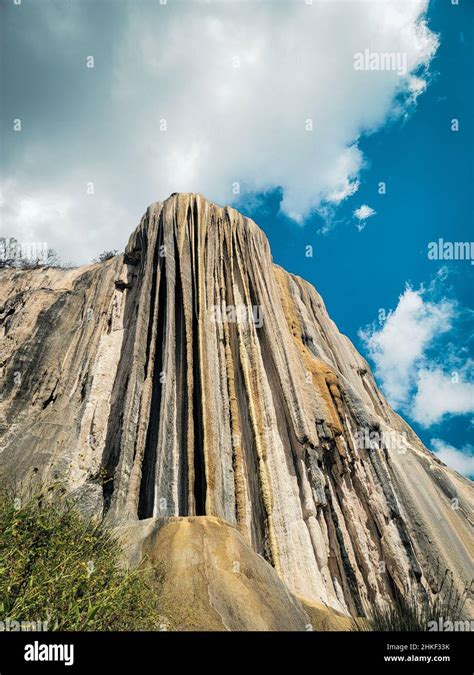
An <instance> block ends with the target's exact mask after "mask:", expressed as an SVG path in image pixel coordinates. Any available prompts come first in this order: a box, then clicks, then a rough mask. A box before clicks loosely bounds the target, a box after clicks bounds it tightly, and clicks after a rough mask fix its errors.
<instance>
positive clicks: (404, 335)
mask: <svg viewBox="0 0 474 675" xmlns="http://www.w3.org/2000/svg"><path fill="white" fill-rule="evenodd" d="M423 293H424V291H423V289H420V290H417V291H415V290H413V289H411V288H409V287H407V288H406V289H405V291H404V293H403V294H402V295H401V296H400V298H399V301H398V305H397V307H396V309H395V310H394V311H392V312H390V314H389V315H388V317H387V318H386V320H385V321H384V323H383V324H382V326H381V327H378V326H371V327H368V328H366V329H365V330H363V331H360V332H359V335H360V337H361V338H362V339H363V341H364V342H365V345H366V348H367V350H368V354H369V357H370V358H371V359H372V360H373V361H374V363H375V372H376V375H377V377H378V378H379V380H380V383H381V386H382V388H383V390H384V392H385V394H386V395H387V398H388V399H389V401H390V403H391V404H392V405H393V406H395V407H401V406H403V404H405V403H406V402H407V401H408V400H409V398H410V393H411V390H412V388H413V386H415V385H416V381H417V376H418V372H419V369H420V367H421V365H422V364H423V363H424V360H425V353H426V350H427V349H428V347H429V346H430V345H431V343H432V341H433V340H434V338H435V337H437V336H439V335H440V334H442V333H444V332H446V331H448V330H449V329H450V328H451V323H452V319H453V312H454V306H453V303H451V302H449V301H447V300H442V301H440V302H438V303H436V302H429V301H427V300H425V299H424V298H423Z"/></svg>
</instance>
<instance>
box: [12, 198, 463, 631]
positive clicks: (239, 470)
mask: <svg viewBox="0 0 474 675" xmlns="http://www.w3.org/2000/svg"><path fill="white" fill-rule="evenodd" d="M0 331H2V333H1V334H2V340H1V345H0V368H1V370H0V374H1V375H2V377H1V380H0V382H1V386H2V390H1V400H0V480H1V481H2V483H9V484H14V485H15V486H16V489H17V490H20V491H21V490H26V489H30V487H31V485H34V484H35V483H36V482H39V483H44V482H51V481H54V480H61V481H65V482H66V484H67V486H68V489H69V490H70V491H73V492H75V494H77V496H78V499H79V500H80V504H81V508H83V509H84V510H85V511H88V512H91V513H97V514H99V513H105V514H106V517H107V519H108V520H109V522H110V523H111V524H112V525H114V526H121V527H126V528H128V530H129V529H130V527H133V524H134V523H135V525H136V529H137V532H139V531H140V532H141V529H140V528H143V523H140V522H139V521H145V520H146V521H149V522H150V523H152V522H158V521H160V522H162V519H163V518H173V519H176V518H179V521H175V520H173V521H170V524H169V526H166V527H169V528H173V527H177V526H176V524H175V525H173V522H174V523H176V522H182V519H183V518H184V519H186V518H188V519H189V521H190V522H195V521H194V520H193V517H195V516H198V517H205V518H206V519H209V517H211V520H212V523H214V520H213V519H220V520H222V521H225V522H226V523H228V524H229V525H230V526H233V527H234V528H235V529H236V531H237V532H236V533H235V534H233V535H232V536H231V538H232V537H233V538H234V539H235V537H236V536H237V534H238V537H239V542H241V545H242V546H243V545H244V544H245V545H246V546H247V547H249V549H251V550H252V551H254V552H255V553H256V554H259V555H260V556H261V557H262V558H263V559H264V560H265V561H267V563H268V564H269V565H271V567H273V568H274V571H275V573H276V575H278V578H279V579H280V580H281V581H283V582H284V584H286V586H287V587H288V589H289V590H290V591H291V592H292V593H293V594H296V595H298V596H301V597H303V598H306V599H307V600H308V601H310V602H312V603H324V605H327V606H329V607H331V608H334V609H335V610H338V611H340V612H343V613H346V614H352V615H365V614H366V612H367V609H368V608H369V607H370V606H372V605H373V604H374V603H375V604H383V603H384V602H386V601H390V599H393V598H394V597H395V596H396V595H397V594H401V595H404V594H406V593H409V592H411V591H415V592H417V593H432V592H434V591H435V590H436V588H435V583H436V579H435V576H436V574H435V570H436V569H441V570H444V569H449V570H450V571H451V573H452V575H453V578H454V579H455V582H456V584H457V585H458V586H459V587H462V586H463V585H464V584H465V583H466V582H468V581H469V579H470V577H471V576H472V572H471V564H472V562H471V561H472V538H471V537H472V533H471V526H472V483H471V482H470V481H468V480H467V479H465V478H463V477H461V476H459V475H458V474H456V473H455V472H454V471H452V470H450V469H448V468H447V467H445V466H444V465H443V464H442V463H441V462H440V461H439V460H438V459H437V458H436V457H435V456H434V455H432V454H431V453H430V452H429V451H428V450H427V449H426V448H425V447H424V446H423V444H422V443H421V442H420V440H419V439H418V438H417V436H416V435H415V434H414V432H413V431H412V430H411V429H410V427H409V426H408V425H407V424H406V423H405V422H404V421H403V420H402V419H401V418H400V417H399V416H398V415H397V414H396V413H395V412H394V411H393V410H391V408H390V407H389V406H388V404H387V402H386V401H385V399H384V397H383V395H382V394H381V392H380V391H379V390H378V389H377V386H376V384H375V382H374V379H373V376H372V374H371V372H370V368H369V366H368V364H367V362H366V361H365V360H364V359H363V358H362V357H361V356H360V355H359V354H358V352H357V351H356V350H355V348H354V347H353V345H352V344H351V342H350V341H349V340H348V339H347V338H346V337H345V336H344V335H341V333H339V331H338V330H337V328H336V326H335V324H334V323H333V322H332V321H331V319H330V318H329V316H328V315H327V312H326V309H325V307H324V303H323V301H322V299H321V297H320V296H319V294H318V293H317V291H316V290H315V289H314V288H313V287H312V286H311V285H310V284H308V283H307V282H305V281H303V280H302V279H300V278H298V277H295V276H294V275H291V274H289V273H287V272H285V271H284V270H283V269H281V268H280V267H278V266H277V265H275V264H273V263H272V258H271V253H270V249H269V245H268V241H267V239H266V237H265V235H264V234H263V232H262V231H261V230H260V229H259V228H258V227H257V225H256V224H255V223H254V222H253V221H251V220H249V219H247V218H245V217H243V216H242V215H241V214H240V213H238V212H237V211H235V210H233V209H232V208H229V207H226V208H220V207H218V206H216V205H215V204H212V203H210V202H208V201H207V200H206V199H204V198H203V197H201V196H200V195H194V194H179V195H172V196H171V197H170V198H169V199H167V200H166V201H165V202H164V203H162V204H161V203H156V204H153V205H151V206H150V207H149V208H148V210H147V212H146V214H145V215H144V217H143V218H142V221H141V223H140V224H139V226H138V227H137V229H136V230H135V232H134V233H133V234H132V236H131V238H130V241H129V243H128V246H127V248H126V251H125V253H124V254H123V255H121V256H117V257H115V258H113V259H111V260H108V261H106V262H104V263H101V264H96V265H90V266H87V267H82V268H78V269H73V270H57V269H41V270H33V271H28V270H26V271H19V270H4V271H1V272H0ZM393 441H395V442H393ZM150 519H153V520H150ZM206 522H207V521H206ZM210 522H211V521H210ZM160 527H161V526H160ZM180 527H183V528H184V525H181V526H180ZM186 527H187V526H186ZM189 527H191V526H190V525H189ZM193 527H194V529H196V527H198V526H197V525H195V526H193ZM201 527H202V532H201V533H200V534H199V536H201V537H203V538H205V532H206V528H207V527H211V525H202V526H201ZM212 527H214V525H212ZM222 527H225V528H226V527H228V526H227V525H222ZM137 536H138V534H137ZM140 536H141V535H140ZM160 536H163V535H160ZM170 536H171V535H170ZM176 536H177V535H176ZM180 536H184V535H182V534H180ZM195 536H198V534H197V533H196V532H194V534H193V537H195ZM226 536H230V535H226ZM262 562H263V561H262ZM272 579H273V577H272ZM282 602H286V600H282ZM316 606H317V605H316ZM298 611H299V610H298ZM297 615H298V612H296V615H295V616H296V618H295V622H296V623H295V625H296V624H298V621H300V619H301V617H300V619H298V618H297ZM244 623H245V622H244ZM303 623H304V620H303ZM270 624H271V621H269V622H268V625H270ZM298 625H299V624H298Z"/></svg>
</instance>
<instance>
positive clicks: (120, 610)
mask: <svg viewBox="0 0 474 675" xmlns="http://www.w3.org/2000/svg"><path fill="white" fill-rule="evenodd" d="M122 559H123V554H122V551H121V548H120V546H119V544H118V542H117V541H116V540H115V539H114V538H113V536H112V535H111V533H110V532H109V531H108V530H107V529H106V528H105V527H104V526H103V524H102V523H101V522H97V521H91V520H89V521H86V520H84V519H83V518H82V517H81V515H80V514H79V513H78V512H77V511H76V510H75V508H74V504H73V503H71V502H70V501H68V500H66V499H65V498H64V497H63V496H62V495H61V494H60V493H59V491H58V490H52V491H49V493H47V495H42V496H40V497H34V498H30V499H29V500H28V501H27V502H26V503H24V504H22V503H20V502H19V500H18V499H16V500H13V499H11V498H7V497H0V621H5V620H6V619H10V622H11V621H19V622H23V621H25V622H30V621H46V620H47V621H48V630H70V631H76V630H77V631H79V630H80V631H83V630H98V631H102V630H157V629H159V627H160V621H161V620H160V614H159V610H158V607H157V606H156V597H157V596H156V593H155V591H154V590H153V586H155V587H156V585H157V583H158V582H159V580H158V579H157V578H156V576H157V573H156V572H155V571H153V570H152V569H151V568H147V567H146V566H145V564H142V565H141V566H139V567H138V568H136V569H135V570H133V571H129V570H126V569H124V568H123V566H121V564H120V563H121V560H122Z"/></svg>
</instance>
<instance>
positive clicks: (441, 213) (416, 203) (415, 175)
mask: <svg viewBox="0 0 474 675" xmlns="http://www.w3.org/2000/svg"><path fill="white" fill-rule="evenodd" d="M427 18H428V24H429V26H430V28H431V29H432V30H433V31H434V32H436V33H438V34H439V35H440V45H439V48H438V51H437V54H436V56H435V57H434V59H433V60H432V62H431V66H430V73H431V76H430V83H429V86H428V87H427V90H426V92H424V93H423V95H422V96H420V97H419V99H418V100H417V104H416V110H413V111H411V114H409V116H408V117H407V118H405V117H402V118H399V119H397V120H394V121H393V122H391V123H390V122H389V123H388V124H387V125H385V126H384V127H383V128H382V129H381V130H379V131H377V132H375V133H373V134H371V135H369V136H366V137H364V138H362V139H361V141H360V147H361V148H362V149H363V153H364V156H365V157H366V160H367V161H366V166H365V168H364V169H363V171H362V172H361V185H360V187H359V189H358V191H357V192H356V193H355V195H353V196H351V197H348V198H347V199H346V200H344V201H343V202H342V203H341V204H340V205H339V206H338V208H337V211H336V212H335V213H334V215H333V217H332V220H333V221H335V222H336V223H337V224H336V225H335V226H334V227H333V229H332V230H330V231H329V232H328V233H326V234H321V229H324V225H325V221H324V218H323V217H322V216H319V215H314V216H313V217H311V218H309V219H308V220H306V221H305V223H304V225H303V226H302V227H300V228H299V229H296V230H295V224H294V221H292V220H290V219H288V218H287V217H285V216H284V215H282V214H281V213H280V212H279V204H280V199H281V191H279V190H274V191H271V192H268V193H266V194H262V193H260V194H259V195H257V196H256V197H258V199H257V200H256V206H253V207H252V202H251V201H250V208H249V207H248V205H247V204H248V201H249V200H247V204H246V198H245V197H244V198H242V199H241V200H240V204H241V206H242V208H243V210H247V211H248V213H249V215H251V216H252V217H253V218H254V220H256V222H258V223H259V224H260V225H261V227H262V228H263V229H264V230H265V232H266V234H267V235H268V237H269V240H270V243H271V248H272V252H273V256H274V259H275V261H276V262H277V263H278V264H280V265H282V266H283V267H285V268H286V269H288V270H289V271H291V272H293V273H295V274H298V275H299V276H302V277H304V278H305V279H307V280H308V281H310V282H311V283H313V284H314V285H315V286H316V288H317V289H318V290H319V292H320V293H321V294H322V296H323V298H324V300H325V302H326V306H327V308H328V311H329V313H330V316H331V317H332V318H333V319H334V321H335V322H336V323H337V325H338V327H339V329H340V330H341V331H342V332H344V333H346V334H347V335H348V336H349V337H350V338H351V340H352V341H353V342H354V344H355V345H356V347H357V348H358V349H359V351H361V353H362V354H364V356H366V358H367V357H369V360H371V359H370V352H369V350H368V349H367V345H366V344H365V343H364V340H363V339H361V337H360V335H359V331H360V329H361V327H364V326H366V325H367V324H371V323H372V322H374V321H376V322H377V323H378V329H379V330H380V328H381V326H380V324H379V322H378V312H379V310H380V309H383V310H384V311H385V313H386V314H387V313H388V312H389V311H390V310H394V309H395V308H396V307H397V305H398V301H399V296H400V295H401V294H403V293H404V290H405V287H406V285H407V284H409V285H410V286H411V287H412V288H413V289H414V290H419V289H420V288H421V287H422V286H424V287H425V288H426V291H425V293H424V294H423V296H424V298H425V299H426V301H427V302H429V301H431V302H435V303H439V302H441V301H442V299H446V298H447V299H449V300H450V301H451V302H452V303H455V308H454V310H453V313H454V316H453V318H452V320H451V322H450V323H451V325H452V327H451V329H450V330H449V331H446V332H442V333H441V334H438V333H436V331H435V332H434V335H433V339H432V341H430V342H429V344H428V345H427V348H426V350H424V354H423V355H424V356H425V357H426V359H427V363H428V367H430V368H441V369H442V370H443V371H445V372H446V373H449V374H450V375H451V373H453V372H456V368H458V367H459V366H460V365H465V364H466V363H467V364H468V363H469V358H472V354H473V352H472V341H473V337H472V336H473V330H472V329H473V317H472V313H471V312H472V300H473V289H474V283H473V282H474V265H471V264H470V261H469V260H467V261H466V260H452V261H448V260H429V259H428V256H427V245H428V242H431V241H437V240H438V239H439V238H443V239H444V241H453V242H456V241H458V242H460V241H472V239H473V223H474V218H473V216H474V203H473V201H474V197H473V195H474V191H473V185H474V181H473V160H472V156H473V152H472V150H473V147H474V146H473V127H472V120H473V119H474V109H473V108H474V106H473V103H474V93H473V92H474V75H473V68H472V63H473V60H474V52H473V41H472V37H473V35H472V26H473V18H474V5H472V4H469V3H467V2H464V3H461V6H458V7H453V6H451V5H450V4H449V3H447V2H441V1H439V0H438V1H437V2H436V1H435V2H432V3H431V5H430V9H429V11H428V15H427ZM454 118H457V119H459V131H457V132H454V131H452V130H451V120H452V119H454ZM381 181H384V182H385V183H386V193H385V194H379V183H380V182H381ZM236 204H239V200H237V201H236ZM362 204H367V205H369V206H370V207H371V208H373V209H374V210H375V212H376V213H375V215H374V216H371V217H370V218H368V219H367V221H366V225H365V227H364V229H363V230H362V231H359V230H358V229H357V224H358V220H357V218H355V217H354V215H353V213H354V211H355V210H356V209H357V208H359V207H360V206H361V205H362ZM308 244H310V245H312V247H313V257H307V256H306V246H307V245H308ZM437 275H440V278H439V281H436V277H437ZM431 284H432V285H433V289H432V290H430V288H429V287H430V285H431ZM420 356H421V355H420ZM455 362H456V364H457V365H454V363H455ZM371 365H372V366H373V365H374V361H373V360H371ZM462 378H464V381H467V382H469V381H472V380H471V378H472V364H471V365H470V367H468V368H467V369H466V370H465V371H464V372H463V374H462ZM379 382H380V379H379ZM461 382H462V379H461ZM414 394H416V390H415V392H413V391H412V392H411V395H409V396H408V397H407V401H406V404H405V405H402V406H396V407H397V408H398V410H399V411H400V412H401V413H402V414H403V415H404V416H405V417H407V418H408V419H409V421H410V423H411V425H412V427H413V428H414V429H415V431H416V432H417V433H418V434H419V436H420V437H421V438H422V440H423V441H424V442H425V443H426V444H427V445H428V446H429V447H431V448H432V449H435V448H438V449H439V448H441V447H444V446H443V445H442V444H441V442H440V441H441V440H442V441H444V442H445V443H446V445H450V446H453V447H455V448H458V449H464V451H465V454H466V455H468V456H469V454H470V453H472V451H473V446H472V442H473V433H472V432H473V426H472V415H471V414H469V413H466V414H462V415H459V414H450V413H449V412H447V413H446V414H445V415H442V416H441V417H440V418H439V421H437V422H434V423H432V424H420V423H417V415H416V414H414V413H413V407H412V405H413V396H414ZM468 396H469V398H470V399H471V404H470V410H471V413H472V407H473V404H474V402H473V401H472V396H473V394H472V390H471V391H470V392H468ZM446 409H447V410H448V411H449V409H450V408H449V402H447V403H446ZM468 409H469V408H468ZM433 439H436V440H437V441H438V443H436V442H435V443H434V444H433V443H431V441H432V440H433ZM441 456H442V457H443V459H444V460H445V461H448V463H452V464H454V465H455V466H456V467H457V468H458V469H461V467H462V468H464V469H465V471H466V468H465V467H466V466H468V470H467V472H468V473H469V475H471V476H472V475H473V474H474V468H473V467H474V464H473V462H472V461H471V462H470V463H469V465H465V464H463V463H462V460H461V464H458V463H457V461H456V459H457V458H455V457H454V453H452V452H450V451H449V450H448V451H447V452H446V453H442V455H441Z"/></svg>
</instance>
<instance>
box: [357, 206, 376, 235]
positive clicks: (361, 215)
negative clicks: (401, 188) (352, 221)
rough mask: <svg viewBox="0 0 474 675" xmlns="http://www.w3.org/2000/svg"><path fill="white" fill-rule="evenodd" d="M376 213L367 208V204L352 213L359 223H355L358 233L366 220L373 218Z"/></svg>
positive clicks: (369, 207)
mask: <svg viewBox="0 0 474 675" xmlns="http://www.w3.org/2000/svg"><path fill="white" fill-rule="evenodd" d="M376 213H377V212H376V211H375V210H374V209H373V208H372V207H371V206H367V204H362V206H359V208H358V209H356V210H355V211H354V216H355V218H357V220H358V221H359V222H358V223H357V229H358V230H359V232H360V231H361V230H363V229H364V227H365V221H366V220H367V218H371V217H372V216H375V214H376Z"/></svg>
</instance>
